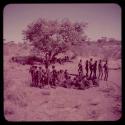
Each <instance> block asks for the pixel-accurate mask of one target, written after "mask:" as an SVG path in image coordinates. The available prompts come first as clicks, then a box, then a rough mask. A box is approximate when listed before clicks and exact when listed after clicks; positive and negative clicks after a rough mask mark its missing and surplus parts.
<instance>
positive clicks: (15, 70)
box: [4, 57, 121, 121]
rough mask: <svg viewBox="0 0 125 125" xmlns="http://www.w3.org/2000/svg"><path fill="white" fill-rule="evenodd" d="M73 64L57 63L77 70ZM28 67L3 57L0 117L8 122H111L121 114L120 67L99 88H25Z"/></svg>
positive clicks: (112, 71) (27, 80)
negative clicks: (2, 88) (2, 97)
mask: <svg viewBox="0 0 125 125" xmlns="http://www.w3.org/2000/svg"><path fill="white" fill-rule="evenodd" d="M76 66H77V62H76V64H75V65H74V63H72V64H66V65H63V66H61V67H60V66H59V65H57V67H56V68H57V69H59V68H63V69H64V68H67V67H68V70H69V71H70V72H73V73H76V72H77V68H76ZM28 69H29V66H22V65H19V64H16V63H9V62H8V59H7V57H6V59H5V60H4V116H5V119H6V120H8V121H105V120H106V121H107V120H109V121H114V120H118V119H120V117H121V69H119V70H111V71H110V72H109V80H108V82H105V81H103V80H102V81H100V85H99V87H91V88H89V89H86V90H75V89H66V88H62V87H57V88H56V89H52V88H50V87H48V86H47V87H46V88H44V89H39V88H34V87H29V84H30V75H29V73H28Z"/></svg>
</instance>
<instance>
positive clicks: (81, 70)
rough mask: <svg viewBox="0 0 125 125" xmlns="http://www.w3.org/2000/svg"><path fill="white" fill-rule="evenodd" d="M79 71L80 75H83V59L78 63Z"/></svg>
mask: <svg viewBox="0 0 125 125" xmlns="http://www.w3.org/2000/svg"><path fill="white" fill-rule="evenodd" d="M78 73H79V76H83V67H82V60H80V62H79V64H78Z"/></svg>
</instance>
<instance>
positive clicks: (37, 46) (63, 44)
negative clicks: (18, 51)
mask: <svg viewBox="0 0 125 125" xmlns="http://www.w3.org/2000/svg"><path fill="white" fill-rule="evenodd" d="M86 26H87V24H86V23H77V22H75V23H73V22H71V21H70V20H68V19H64V20H62V21H60V22H58V21H57V20H46V19H42V18H40V19H38V20H37V21H36V22H33V23H31V24H30V25H28V26H27V28H26V30H24V31H23V34H24V39H25V40H26V41H28V42H30V43H31V45H33V50H32V52H33V53H35V54H36V55H38V56H42V57H43V58H44V59H45V60H46V61H47V62H48V63H49V62H50V60H52V59H53V58H55V57H56V55H58V54H60V53H64V52H66V51H67V50H69V49H70V47H71V46H72V45H75V44H77V43H80V42H81V41H84V40H86V35H85V33H84V30H85V28H86ZM47 57H48V58H47ZM48 65H49V64H48Z"/></svg>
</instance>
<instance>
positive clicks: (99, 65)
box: [98, 59, 103, 79]
mask: <svg viewBox="0 0 125 125" xmlns="http://www.w3.org/2000/svg"><path fill="white" fill-rule="evenodd" d="M98 71H99V76H98V79H100V78H101V79H102V76H103V66H102V60H101V59H100V60H99V64H98Z"/></svg>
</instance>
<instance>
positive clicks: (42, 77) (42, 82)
mask: <svg viewBox="0 0 125 125" xmlns="http://www.w3.org/2000/svg"><path fill="white" fill-rule="evenodd" d="M45 82H46V81H45V71H44V69H42V71H41V87H42V88H43V87H44V85H45Z"/></svg>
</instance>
